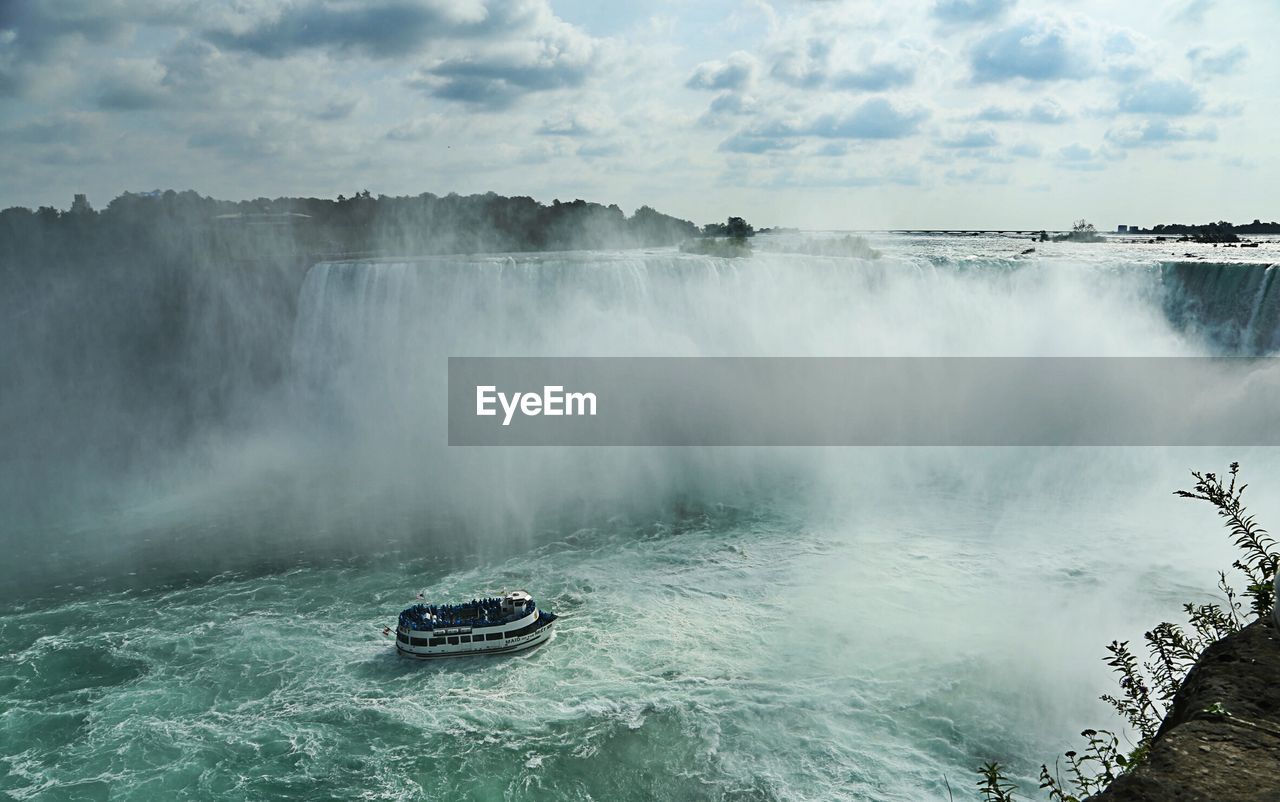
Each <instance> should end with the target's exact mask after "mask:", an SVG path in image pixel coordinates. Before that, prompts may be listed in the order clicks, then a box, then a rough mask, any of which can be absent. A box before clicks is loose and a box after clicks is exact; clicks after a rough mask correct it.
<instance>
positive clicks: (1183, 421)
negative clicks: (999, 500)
mask: <svg viewBox="0 0 1280 802" xmlns="http://www.w3.org/2000/svg"><path fill="white" fill-rule="evenodd" d="M556 388H559V389H556ZM517 393H520V394H521V395H520V396H517V395H516V394H517ZM499 394H501V395H499ZM517 398H518V399H519V400H518V401H517V400H516V399H517ZM478 412H483V413H488V414H478ZM556 413H559V414H556ZM592 413H594V414H592ZM449 444H450V445H452V446H473V445H494V446H546V445H570V446H695V445H696V446H904V445H905V446H931V445H932V446H955V445H962V446H971V445H972V446H1046V445H1080V446H1183V445H1186V446H1198V445H1221V446H1252V445H1277V444H1280V360H1278V359H1274V358H1226V357H1224V358H1217V357H1212V358H1211V357H1185V358H1184V357H1175V358H1147V357H1135V358H1128V357H1122V358H1078V357H1047V358H1046V357H850V358H843V357H837V358H825V357H822V358H800V357H759V358H757V357H747V358H720V357H699V358H665V357H664V358H643V357H640V358H631V357H618V358H613V357H608V358H528V357H510V358H508V357H496V358H488V357H451V358H450V359H449Z"/></svg>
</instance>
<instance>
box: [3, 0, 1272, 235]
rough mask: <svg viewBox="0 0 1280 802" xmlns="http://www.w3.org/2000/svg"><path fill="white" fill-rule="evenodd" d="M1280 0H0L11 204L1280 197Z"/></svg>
mask: <svg viewBox="0 0 1280 802" xmlns="http://www.w3.org/2000/svg"><path fill="white" fill-rule="evenodd" d="M1277 30H1280V2H1277V0H1169V2H1154V1H1147V0H1130V1H1129V2H1125V3H1116V2H1114V1H1113V0H1105V2H1104V1H1103V0H1061V1H1060V2H1057V3H1043V2H1035V1H1034V0H899V1H898V2H894V3H888V2H863V1H862V0H843V1H842V0H806V1H803V2H801V1H798V0H797V1H796V2H782V1H781V0H779V1H778V2H764V1H763V0H754V1H748V2H719V1H717V0H688V1H687V2H686V1H685V0H629V2H626V3H609V2H601V1H600V0H510V1H509V2H500V1H499V0H296V2H263V0H227V1H225V2H224V1H222V0H48V1H47V2H35V0H0V171H2V174H3V176H4V178H3V179H2V180H0V207H7V206H12V205H22V206H30V207H34V206H38V205H52V206H56V207H58V208H67V207H68V206H69V205H70V203H71V198H72V195H73V193H76V192H84V193H87V194H88V196H89V200H90V202H91V203H93V204H94V205H96V206H99V207H101V206H103V205H105V204H106V202H107V201H109V200H110V199H111V198H112V197H114V196H116V195H118V194H119V193H121V192H123V191H126V190H127V191H146V190H150V189H157V188H160V189H170V188H172V189H177V190H183V189H194V190H196V191H198V192H200V193H201V194H206V195H212V196H214V197H219V198H226V199H232V200H239V199H242V198H255V197H279V196H286V195H305V196H316V197H336V196H337V195H338V194H347V195H350V194H352V193H354V192H356V191H359V190H362V189H368V190H370V191H371V192H373V193H374V194H375V195H376V194H387V195H416V194H418V193H421V192H433V193H435V194H438V195H444V194H447V193H449V192H458V193H461V194H470V193H475V192H487V191H494V192H497V193H499V194H503V195H530V196H532V197H534V198H537V199H539V200H541V201H544V202H550V201H551V200H552V199H555V198H558V199H561V200H572V199H574V198H583V199H585V200H592V201H598V202H601V203H617V204H618V205H620V206H621V207H622V208H623V209H624V210H626V211H627V212H628V213H630V212H631V211H633V210H634V209H636V208H637V207H639V206H641V205H646V204H647V205H650V206H653V207H655V208H657V209H659V210H662V211H665V212H668V213H671V214H676V215H678V216H681V217H685V218H689V219H692V220H694V221H695V222H698V223H705V222H710V221H714V220H723V219H725V218H726V217H728V216H729V215H739V216H744V217H746V218H747V219H748V221H750V222H752V223H754V224H756V225H757V226H773V225H783V226H798V227H802V228H811V229H858V228H925V227H928V228H1028V229H1039V228H1057V229H1060V228H1065V227H1068V226H1069V225H1070V224H1071V222H1072V221H1074V220H1076V219H1078V218H1085V219H1088V220H1090V221H1093V222H1095V223H1096V224H1097V225H1098V227H1099V228H1100V229H1113V228H1114V227H1115V226H1116V225H1117V224H1128V225H1143V226H1150V225H1154V224H1156V223H1160V222H1204V221H1207V220H1218V219H1227V220H1232V221H1234V222H1248V221H1250V220H1252V219H1254V218H1259V217H1260V218H1263V219H1267V220H1270V219H1277V218H1280V208H1278V207H1280V193H1278V192H1277V191H1276V189H1275V187H1276V186H1277V184H1278V183H1280V148H1277V147H1276V145H1275V142H1276V141H1277V137H1276V133H1275V131H1276V129H1277V127H1278V124H1280V93H1278V92H1277V91H1276V84H1277V79H1280V48H1278V47H1276V46H1275V43H1274V41H1272V40H1274V32H1275V31H1277Z"/></svg>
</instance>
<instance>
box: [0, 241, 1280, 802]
mask: <svg viewBox="0 0 1280 802" xmlns="http://www.w3.org/2000/svg"><path fill="white" fill-rule="evenodd" d="M793 244H794V243H793ZM874 244H875V245H876V247H878V248H881V249H882V250H884V251H885V255H884V257H883V258H881V259H879V260H876V261H862V260H858V259H844V258H831V257H814V256H799V255H794V254H787V253H782V252H780V251H782V250H785V249H786V248H787V247H789V246H788V242H787V241H786V240H785V239H781V238H780V239H772V240H771V239H768V238H761V239H760V241H759V244H758V245H757V252H756V254H755V256H753V257H751V258H749V259H745V260H719V259H714V258H709V257H700V256H690V255H683V254H678V253H675V252H671V251H655V252H620V253H574V254H542V255H520V256H511V257H507V256H501V257H500V256H487V257H466V258H463V257H452V258H443V257H442V258H435V259H427V260H416V261H390V260H387V261H375V262H334V263H322V264H317V265H315V266H313V267H312V268H311V269H310V270H309V271H308V272H307V274H306V276H305V279H303V280H302V282H301V287H300V288H299V290H298V296H297V311H296V317H295V319H294V321H293V332H294V333H293V339H292V343H289V344H287V347H288V349H289V362H290V364H291V365H292V369H291V371H290V374H289V376H288V378H287V380H285V381H282V382H281V383H280V386H278V387H276V388H274V389H272V390H271V391H269V392H263V393H262V394H261V395H260V396H259V397H256V398H253V399H251V403H248V404H246V405H245V406H244V409H245V410H247V411H246V412H244V414H242V415H240V416H239V417H238V418H237V420H236V422H235V424H234V425H222V426H218V427H209V428H208V430H206V431H202V432H198V433H197V434H196V435H195V436H193V437H192V438H190V440H189V442H187V443H186V444H184V446H183V447H182V448H181V449H177V450H173V451H172V453H164V454H156V455H155V457H154V460H153V462H152V464H150V465H147V466H144V467H143V468H140V469H136V470H130V471H127V472H122V474H121V475H119V476H111V477H97V478H96V479H95V487H94V491H93V492H92V493H89V492H85V493H82V494H80V495H76V496H75V498H77V499H94V500H96V501H95V503H93V504H89V503H87V502H84V503H81V502H77V503H76V504H74V505H70V504H68V505H64V506H63V507H60V508H59V509H58V510H57V514H56V515H54V514H52V513H49V512H48V511H47V510H46V511H41V513H40V514H39V515H30V516H26V517H21V516H18V518H19V519H18V520H9V521H0V524H3V525H5V526H6V527H7V528H8V529H9V530H10V531H12V532H14V533H15V539H16V540H17V542H19V543H21V544H23V545H22V548H21V549H19V550H17V551H15V554H16V555H17V557H16V558H15V559H14V560H13V561H12V562H10V564H9V566H8V567H6V568H4V569H0V571H3V572H4V573H3V575H0V579H4V580H6V584H8V580H9V579H10V578H12V579H13V584H12V585H11V586H12V587H21V588H23V592H22V593H20V594H14V593H10V594H8V596H9V598H8V599H7V601H6V602H5V606H4V607H3V611H2V612H0V655H2V656H0V710H2V711H3V712H0V754H2V755H3V759H4V772H3V776H2V778H0V791H3V792H6V793H8V794H10V795H12V796H14V797H15V798H19V799H27V798H40V799H44V798H48V799H99V798H107V797H110V798H112V799H168V798H177V797H179V796H181V795H182V794H186V795H188V796H190V797H191V798H199V799H245V798H251V799H265V798H282V797H283V798H300V799H301V798H307V799H321V798H324V799H330V798H331V799H415V798H429V799H449V800H463V799H475V800H490V799H537V800H541V799H577V800H588V799H594V800H626V799H636V800H645V799H681V800H683V799H689V800H693V799H735V800H757V799H759V800H773V799H778V800H783V799H785V800H832V799H874V800H903V801H904V802H905V801H908V800H909V801H911V802H915V801H917V800H928V799H947V798H948V786H949V787H950V788H951V789H953V790H954V793H955V798H956V799H966V798H972V797H971V794H970V789H971V788H972V787H973V782H974V777H973V775H972V769H973V767H974V766H976V765H978V764H979V763H981V762H982V761H984V760H988V759H1000V760H1002V761H1007V762H1009V763H1011V764H1012V766H1013V767H1014V770H1015V772H1016V773H1018V774H1019V775H1021V776H1024V777H1029V776H1031V775H1033V774H1034V772H1035V770H1036V768H1037V767H1038V765H1039V763H1040V762H1041V761H1052V759H1053V756H1054V755H1055V754H1058V753H1060V752H1061V751H1062V750H1064V749H1069V748H1073V747H1074V746H1075V745H1076V734H1077V733H1078V732H1079V730H1081V729H1082V728H1084V727H1086V726H1116V724H1117V722H1116V721H1115V720H1114V719H1113V718H1112V717H1111V716H1110V715H1109V714H1108V713H1107V710H1106V708H1105V706H1104V705H1103V704H1102V703H1101V702H1098V701H1096V700H1097V696H1098V694H1100V693H1103V692H1107V691H1109V690H1110V689H1111V682H1112V681H1111V679H1110V677H1109V675H1108V673H1107V669H1106V667H1105V666H1104V665H1103V664H1102V662H1101V659H1100V657H1101V656H1102V654H1103V647H1104V645H1105V644H1106V643H1107V642H1109V641H1110V640H1112V639H1135V638H1137V637H1139V636H1140V634H1141V632H1142V631H1143V629H1144V628H1146V627H1149V626H1150V625H1152V624H1154V623H1155V622H1157V621H1158V620H1161V619H1173V618H1176V617H1177V615H1178V611H1179V608H1180V605H1181V603H1182V602H1183V601H1189V600H1195V599H1199V598H1204V597H1206V596H1208V595H1209V594H1210V593H1211V592H1212V590H1213V584H1214V581H1215V578H1216V572H1217V570H1218V569H1219V568H1225V567H1227V566H1228V565H1229V564H1230V560H1231V553H1230V547H1229V545H1228V544H1227V542H1226V538H1225V537H1224V535H1223V534H1222V533H1221V532H1220V531H1219V529H1218V525H1217V522H1216V520H1215V519H1214V518H1213V517H1212V515H1211V514H1210V513H1209V512H1208V511H1207V510H1203V509H1199V508H1195V507H1189V506H1187V504H1186V502H1179V501H1178V500H1176V499H1174V498H1173V497H1172V496H1171V495H1170V492H1171V491H1172V490H1174V489H1176V488H1180V487H1184V486H1186V485H1187V484H1188V481H1187V480H1188V475H1187V471H1188V470H1189V469H1192V468H1196V469H1204V470H1221V469H1223V468H1224V467H1225V466H1226V464H1227V463H1228V462H1230V461H1231V460H1237V459H1238V460H1240V461H1241V462H1242V463H1243V464H1244V470H1245V473H1246V474H1247V475H1248V478H1249V480H1250V481H1251V483H1252V484H1253V485H1254V486H1255V487H1256V488H1257V490H1255V491H1252V492H1253V493H1256V497H1255V498H1254V499H1253V504H1254V511H1255V512H1257V513H1258V514H1259V518H1260V519H1261V520H1262V521H1263V522H1264V523H1266V524H1270V526H1271V527H1272V528H1273V529H1274V528H1275V527H1276V526H1280V503H1277V501H1276V499H1277V498H1280V457H1278V456H1277V455H1276V454H1274V452H1273V451H1269V450H1267V449H1261V448H1258V449H1246V450H1238V449H1237V450H1232V451H1230V452H1227V451H1224V450H1221V449H1173V448H1170V449H1159V448H1148V449H1029V448H1026V449H1021V448H1005V449H979V448H968V449H923V448H915V449H888V448H885V449H866V450H852V449H741V448H738V449H694V448H690V449H659V448H652V449H649V448H631V449H523V450H521V449H511V450H502V449H456V448H455V449H449V448H447V447H446V446H445V444H444V441H445V433H444V403H445V388H444V386H443V377H444V372H445V360H446V358H447V357H448V356H467V355H503V356H516V355H554V356H615V355H619V356H621V355H626V356H647V355H663V356H699V355H716V356H726V355H727V356H734V355H752V356H755V355H761V356H793V355H794V356H819V355H820V356H838V355H851V356H856V355H1019V356H1021V355H1092V356H1115V355H1144V356H1146V355H1149V356H1165V355H1170V356H1171V355H1196V354H1222V353H1228V354H1240V353H1246V354H1268V353H1274V352H1275V351H1277V350H1280V275H1278V270H1280V268H1276V267H1268V266H1267V265H1266V264H1230V263H1214V264H1206V263H1186V262H1174V261H1169V260H1170V259H1171V257H1170V256H1169V253H1168V249H1167V248H1165V249H1164V250H1162V251H1159V252H1157V251H1156V249H1154V248H1151V249H1148V248H1144V247H1141V246H1138V245H1129V246H1126V245H1119V244H1107V245H1072V244H1069V243H1062V244H1047V245H1038V246H1037V247H1038V248H1039V251H1038V253H1036V254H1034V255H1031V256H1027V257H1022V258H1019V257H1012V256H1010V255H1009V254H1011V253H1017V251H1018V250H1020V249H1021V248H1023V247H1026V245H1027V243H1026V242H1025V240H1023V241H1017V240H1011V239H1006V238H999V237H969V238H946V237H883V238H881V239H880V240H879V241H876V242H875V243H874ZM1161 247H1162V248H1163V247H1164V246H1163V245H1161ZM1177 247H1178V248H1179V249H1180V250H1185V248H1186V247H1204V246H1183V245H1179V246H1177ZM1276 249H1277V246H1276V245H1275V244H1274V243H1271V244H1265V245H1264V247H1263V248H1262V249H1259V252H1258V253H1260V254H1261V256H1263V257H1266V256H1267V255H1268V254H1274V253H1275V251H1276ZM1210 253H1211V252H1209V251H1208V250H1207V249H1206V254H1207V255H1209V254H1210ZM282 345H285V344H282ZM675 389H677V388H673V391H674V390H675ZM1032 413H1033V411H1029V414H1032ZM1267 494H1270V495H1267ZM104 499H105V501H104ZM15 515H16V513H15ZM504 586H505V587H508V588H514V587H527V588H528V589H529V590H530V591H532V592H533V593H534V594H535V596H536V597H537V598H538V600H539V601H540V602H542V603H545V604H546V606H548V607H549V608H550V609H553V610H555V611H556V612H557V613H560V614H561V615H562V617H561V619H560V620H559V622H558V624H557V626H558V627H559V631H558V633H557V634H556V636H555V638H554V639H553V641H552V642H551V643H550V644H548V645H546V646H544V647H542V648H540V649H538V650H536V651H534V652H531V653H528V654H524V655H520V656H517V657H510V658H493V659H464V660H461V661H458V662H452V663H449V664H447V665H436V664H425V665H424V664H419V663H415V662H412V661H406V660H399V659H397V658H396V656H395V653H394V649H393V648H392V644H391V643H390V642H388V641H386V640H385V639H383V638H382V636H381V634H380V629H381V627H382V625H384V624H387V623H394V620H395V616H396V614H397V613H398V612H399V611H400V610H401V609H402V608H403V607H405V606H406V605H407V604H409V603H411V601H412V599H413V596H414V594H415V593H416V592H418V591H425V592H426V594H427V595H428V596H429V597H430V598H434V599H460V598H470V597H471V596H473V595H479V594H481V593H492V592H494V591H497V590H500V589H501V588H502V587H504ZM1031 787H1034V782H1032V783H1031Z"/></svg>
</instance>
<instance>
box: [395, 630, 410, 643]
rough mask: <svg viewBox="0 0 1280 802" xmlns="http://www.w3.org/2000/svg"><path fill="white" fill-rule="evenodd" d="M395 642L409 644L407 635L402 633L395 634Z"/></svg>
mask: <svg viewBox="0 0 1280 802" xmlns="http://www.w3.org/2000/svg"><path fill="white" fill-rule="evenodd" d="M396 640H398V641H400V642H401V643H408V642H409V636H408V635H406V634H404V633H403V632H397V633H396Z"/></svg>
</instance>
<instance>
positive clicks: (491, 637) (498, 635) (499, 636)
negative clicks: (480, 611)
mask: <svg viewBox="0 0 1280 802" xmlns="http://www.w3.org/2000/svg"><path fill="white" fill-rule="evenodd" d="M485 639H486V640H502V633H501V632H490V633H489V634H488V635H485Z"/></svg>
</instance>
